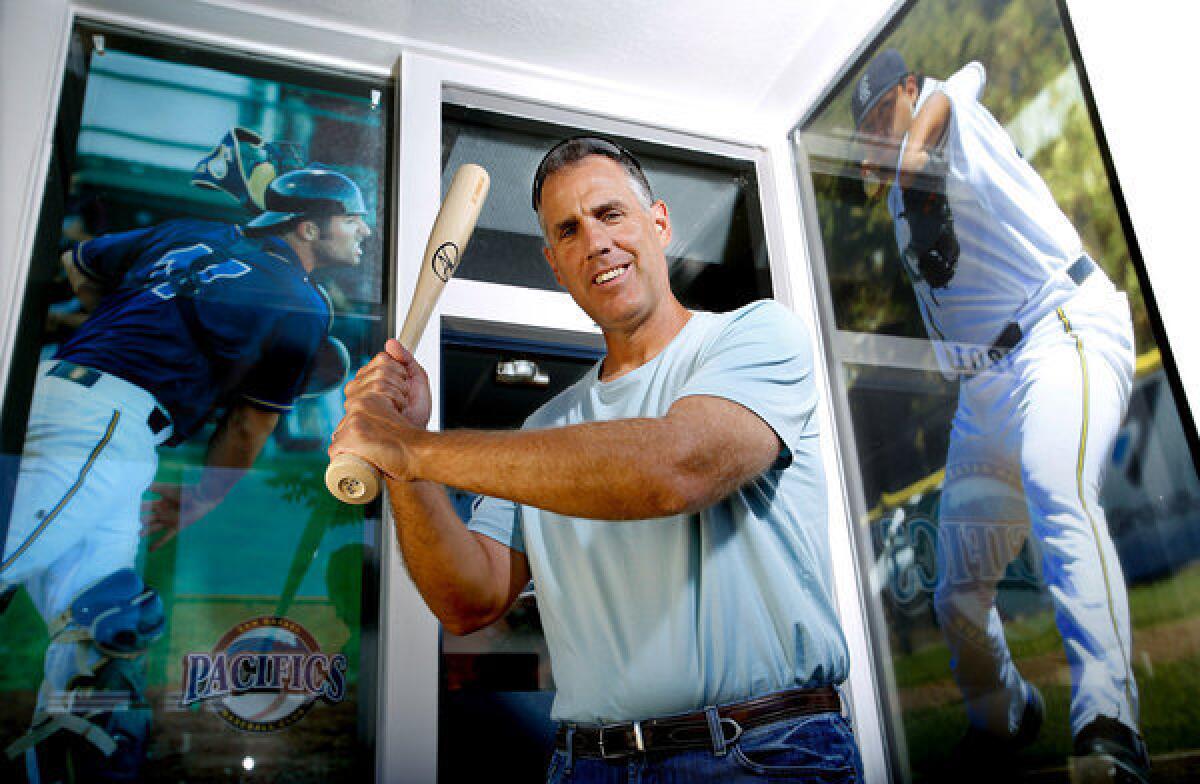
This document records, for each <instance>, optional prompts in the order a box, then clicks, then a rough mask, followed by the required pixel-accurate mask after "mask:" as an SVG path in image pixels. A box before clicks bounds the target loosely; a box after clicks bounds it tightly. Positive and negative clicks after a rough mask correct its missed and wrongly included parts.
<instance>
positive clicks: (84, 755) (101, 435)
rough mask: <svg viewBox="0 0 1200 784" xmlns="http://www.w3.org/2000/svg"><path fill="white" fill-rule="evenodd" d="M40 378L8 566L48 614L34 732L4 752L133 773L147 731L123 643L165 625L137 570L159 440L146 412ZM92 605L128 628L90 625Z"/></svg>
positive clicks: (99, 774)
mask: <svg viewBox="0 0 1200 784" xmlns="http://www.w3.org/2000/svg"><path fill="white" fill-rule="evenodd" d="M47 386H48V387H50V389H49V391H48V392H47V393H46V394H45V395H43V396H42V398H41V399H40V400H35V406H34V407H35V409H41V411H40V412H39V413H38V415H37V416H36V417H35V416H31V424H30V433H29V437H28V438H27V449H26V453H25V456H24V459H23V461H22V466H21V475H20V479H19V481H18V491H17V494H18V498H17V500H16V503H15V504H14V509H15V510H16V511H15V512H14V515H13V522H14V526H16V524H17V523H18V522H19V523H20V525H21V527H20V529H19V530H18V533H17V536H18V539H16V540H15V541H16V544H15V545H12V546H11V547H10V550H9V552H8V554H7V555H6V563H7V564H8V568H10V569H11V570H12V573H13V574H14V575H15V576H16V577H17V578H18V579H20V580H21V582H23V583H24V585H25V588H26V589H27V591H28V592H29V594H30V597H31V598H32V599H33V602H34V604H35V606H36V607H37V608H38V610H39V612H40V613H41V614H42V616H43V619H44V620H45V621H46V623H47V626H48V628H49V629H50V632H51V642H50V645H49V646H48V648H47V652H46V657H45V679H44V681H43V683H42V686H41V689H40V690H39V695H38V706H37V713H36V715H35V717H34V720H33V723H32V728H31V730H30V733H29V734H27V735H26V736H24V737H23V738H21V739H18V740H17V741H16V742H15V743H14V744H13V745H12V746H10V747H9V752H10V754H18V753H21V754H24V755H25V756H26V761H27V764H28V765H31V766H33V767H32V768H31V769H33V770H36V769H38V768H39V767H40V766H42V765H44V764H45V763H46V762H47V761H54V760H57V761H59V762H61V761H62V760H64V759H66V758H68V757H70V758H72V759H73V760H74V761H73V762H72V764H73V765H76V766H77V767H78V766H79V765H83V766H84V768H85V769H86V770H87V771H88V773H87V777H88V778H89V780H103V779H105V778H106V777H111V776H112V775H116V776H117V777H118V778H119V777H120V776H121V775H125V774H127V773H129V772H130V771H131V770H132V771H133V775H134V776H136V766H134V764H133V763H134V762H135V761H136V763H137V764H140V760H141V756H142V751H143V749H144V744H145V738H146V735H147V731H148V728H149V710H148V708H147V707H146V706H145V705H144V704H143V700H142V692H143V688H142V683H141V670H142V663H141V658H142V656H141V654H142V651H143V650H144V649H142V648H138V647H137V646H135V647H134V648H133V649H130V650H125V649H123V648H121V647H120V646H121V645H124V642H123V641H124V640H128V639H133V640H135V641H142V640H146V641H148V640H149V639H152V638H153V637H154V636H156V635H157V633H158V632H159V631H161V628H159V629H158V630H156V629H155V628H154V627H155V624H156V623H157V624H158V625H159V627H161V610H159V611H158V615H159V616H160V617H159V618H158V620H157V621H155V619H154V612H153V611H152V607H153V605H154V604H155V603H156V602H157V598H156V597H155V596H154V595H153V592H152V591H149V592H148V589H146V588H145V587H144V586H141V585H140V580H138V579H137V577H136V575H135V574H134V573H133V572H132V566H133V564H134V560H135V557H136V554H137V548H138V530H139V527H140V521H139V507H140V501H141V497H142V494H143V492H144V491H145V489H146V488H147V487H148V486H149V484H150V482H151V481H152V479H153V476H154V472H155V470H156V465H157V460H156V456H155V436H154V435H153V434H152V433H151V432H150V430H149V428H148V427H147V425H146V414H145V412H144V411H142V410H136V411H132V412H128V411H122V408H121V406H120V404H119V401H117V402H116V403H115V404H114V401H112V400H107V401H105V400H100V399H98V398H99V396H98V395H95V394H92V393H91V392H90V391H89V390H88V389H87V388H85V387H82V386H80V385H78V384H71V383H70V382H63V381H60V380H56V381H55V383H54V384H48V385H47ZM39 391H41V388H40V387H39ZM47 404H48V405H47ZM47 409H48V410H47ZM50 411H52V412H53V413H54V416H53V417H52V416H51V415H50V413H49V412H50ZM54 417H57V419H55V418H54ZM64 417H69V420H68V421H63V418H64ZM18 515H19V516H18ZM13 541H14V539H13V538H12V537H11V536H10V542H13ZM120 575H125V577H120ZM6 577H7V575H6ZM135 582H136V584H134V583H135ZM98 587H99V588H98ZM97 591H98V592H97ZM97 603H99V604H106V608H107V609H109V610H112V611H113V612H111V613H110V615H109V617H110V618H111V619H123V622H128V623H132V624H133V626H126V627H121V628H116V627H111V628H108V629H107V630H105V629H99V630H97V629H96V628H90V627H89V625H88V623H87V619H86V617H80V616H79V612H80V608H86V607H90V606H94V605H96V604H97ZM131 619H132V620H131ZM105 634H107V635H108V637H105V636H104V635H105ZM109 638H111V639H109ZM138 644H139V645H140V642H139V643H138ZM89 694H91V695H95V694H99V695H102V699H104V700H108V701H110V702H111V703H112V706H111V707H110V708H109V709H108V710H97V708H96V706H95V705H92V704H90V703H88V702H87V700H86V699H84V700H80V699H78V698H79V696H80V695H89ZM93 725H94V726H96V727H98V729H96V730H92V729H89V728H90V727H92V726H93ZM106 738H107V739H108V740H105V739H106ZM97 739H99V740H100V743H99V744H97V743H96V742H95V741H96V740H97ZM110 741H111V742H110ZM76 752H78V753H76ZM76 757H77V758H78V759H76ZM43 773H47V774H52V773H53V771H52V770H44V771H43ZM130 780H132V779H130Z"/></svg>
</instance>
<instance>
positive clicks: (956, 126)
mask: <svg viewBox="0 0 1200 784" xmlns="http://www.w3.org/2000/svg"><path fill="white" fill-rule="evenodd" d="M986 83H987V73H986V71H984V68H983V66H982V65H981V64H980V63H978V62H971V63H967V64H966V65H965V66H963V67H962V68H961V69H960V70H959V71H957V72H956V73H955V74H954V75H953V76H951V77H950V78H949V79H947V80H946V81H945V82H943V83H942V85H941V87H940V89H941V92H942V93H943V94H944V95H945V96H946V97H947V98H948V99H949V100H950V122H949V129H948V131H947V135H946V146H945V155H946V160H947V163H948V164H949V166H950V169H951V170H952V171H953V172H955V173H956V177H957V179H958V180H960V181H962V182H964V183H966V184H967V185H969V186H970V188H971V191H972V192H973V193H974V194H975V197H976V198H977V199H978V200H979V202H980V204H981V205H982V207H983V209H984V210H988V211H995V210H996V205H995V204H994V197H995V194H994V193H992V188H991V187H990V186H989V185H988V183H989V182H990V181H991V178H990V177H988V176H987V175H986V168H987V167H988V166H989V163H988V162H989V161H994V160H996V159H997V158H1002V157H1005V156H1009V155H1014V154H1015V153H1016V149H1015V147H1014V146H1013V143H1012V139H1011V138H1009V136H1008V134H1007V132H1005V131H1004V129H1003V128H1002V127H1001V126H1000V124H999V123H998V122H996V119H995V118H994V117H993V116H992V115H991V113H990V112H988V110H987V109H986V108H985V107H984V106H983V104H982V103H980V98H981V97H982V95H983V88H984V85H985V84H986Z"/></svg>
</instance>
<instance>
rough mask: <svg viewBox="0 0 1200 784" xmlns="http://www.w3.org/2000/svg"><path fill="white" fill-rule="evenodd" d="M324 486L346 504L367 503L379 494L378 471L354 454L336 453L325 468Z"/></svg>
mask: <svg viewBox="0 0 1200 784" xmlns="http://www.w3.org/2000/svg"><path fill="white" fill-rule="evenodd" d="M325 486H326V487H327V488H329V492H330V493H332V494H333V497H334V498H336V499H338V500H339V501H341V502H342V503H346V504H369V503H371V502H372V501H374V500H375V498H376V497H378V495H379V489H380V481H379V472H378V471H376V470H375V466H373V465H371V464H370V463H368V462H367V461H366V460H363V459H362V458H361V457H355V456H354V455H338V456H337V457H335V458H333V460H330V461H329V468H327V469H325Z"/></svg>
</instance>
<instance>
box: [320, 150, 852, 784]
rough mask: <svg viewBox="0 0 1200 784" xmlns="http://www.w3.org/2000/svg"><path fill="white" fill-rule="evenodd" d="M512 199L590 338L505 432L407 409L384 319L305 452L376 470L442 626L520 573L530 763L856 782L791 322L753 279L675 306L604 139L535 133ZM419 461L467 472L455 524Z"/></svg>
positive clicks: (821, 493)
mask: <svg viewBox="0 0 1200 784" xmlns="http://www.w3.org/2000/svg"><path fill="white" fill-rule="evenodd" d="M533 207H534V209H535V211H537V213H538V217H539V219H540V221H541V226H542V230H543V234H544V235H545V238H546V248H545V250H544V252H545V256H546V259H547V261H548V262H549V263H550V266H551V267H552V268H553V270H554V273H555V276H556V277H557V278H558V281H559V283H560V284H562V286H563V287H564V288H565V289H566V290H567V291H568V292H569V293H570V294H571V296H572V297H573V298H574V300H575V301H576V302H577V303H578V304H579V306H580V307H582V308H583V309H584V311H585V312H586V313H587V314H588V315H589V316H590V317H591V318H592V319H593V320H594V321H595V322H596V324H598V325H599V326H600V327H601V329H602V331H603V334H604V339H605V343H606V347H607V349H608V353H607V355H606V356H605V358H604V359H603V361H601V362H600V363H599V364H597V365H596V367H594V368H593V369H592V370H591V371H590V372H589V373H588V374H587V375H586V376H585V377H584V378H583V379H581V380H580V381H579V382H578V383H576V384H575V385H574V386H572V387H570V388H569V389H567V390H565V391H564V392H563V393H562V394H560V395H558V396H557V397H555V398H554V399H553V400H551V401H550V402H549V403H547V404H546V405H545V406H543V407H542V408H541V409H539V410H538V411H537V412H535V413H534V414H533V415H532V416H531V417H530V418H529V420H528V421H527V422H526V423H525V427H524V428H523V429H522V430H521V431H518V432H507V431H505V432H479V431H452V432H446V433H431V432H428V431H426V430H425V426H426V424H427V423H428V420H429V413H430V407H431V402H430V393H429V386H428V379H427V378H426V376H425V372H424V371H423V370H422V369H421V367H420V365H419V364H418V363H417V362H416V360H415V359H413V357H412V355H411V354H409V353H408V352H406V351H405V350H404V349H403V348H402V347H401V346H400V345H399V343H398V342H396V341H389V342H388V345H387V350H386V352H384V353H381V354H380V355H378V356H377V357H376V358H375V359H374V360H372V361H371V363H370V364H369V365H367V367H365V368H364V369H363V370H362V371H361V372H360V373H359V374H358V376H357V378H356V379H355V380H354V381H353V382H351V383H350V384H349V385H348V386H347V389H346V395H347V401H346V410H347V416H346V419H345V420H344V421H343V423H342V425H341V426H340V427H339V429H338V432H337V434H336V435H335V437H334V440H333V444H332V446H331V447H330V454H331V455H334V454H338V453H340V452H351V453H354V454H357V455H359V456H361V457H363V458H365V459H367V460H369V461H370V462H371V463H373V464H374V465H376V466H377V467H378V468H379V469H380V470H381V471H382V472H383V473H384V474H385V476H387V478H388V490H389V497H390V501H391V504H392V507H393V511H394V513H395V519H396V521H397V525H396V534H397V537H398V539H399V541H400V546H401V548H402V549H403V551H404V557H405V561H406V563H407V565H408V568H409V572H410V574H411V575H412V577H413V579H414V581H415V582H416V584H417V587H418V588H419V589H420V591H421V594H422V596H423V597H424V598H425V600H426V602H427V603H428V604H429V606H430V608H431V609H432V610H433V612H434V613H435V614H436V615H437V616H438V618H439V619H440V620H441V621H442V623H443V624H444V626H445V628H446V629H447V630H448V631H450V632H452V633H455V634H465V633H467V632H470V631H473V630H475V629H478V628H480V627H483V626H486V625H487V624H490V623H492V622H493V621H495V620H497V619H498V618H500V617H502V616H503V615H504V614H505V613H506V612H507V610H508V608H509V607H510V606H511V604H512V603H513V601H514V600H515V599H516V597H517V594H518V593H519V592H520V591H521V589H522V588H523V587H524V586H525V585H526V583H527V582H528V581H529V579H530V576H531V575H532V577H533V578H534V581H535V584H536V586H537V597H538V609H539V610H540V612H541V617H542V623H543V626H544V628H545V632H546V642H547V645H548V647H549V650H550V658H551V663H552V665H553V669H554V680H555V683H556V685H557V687H558V693H557V696H556V699H555V702H554V709H553V716H554V718H555V719H557V720H558V721H559V722H560V726H559V732H558V744H557V745H558V751H557V752H556V753H555V755H554V758H553V760H552V762H551V765H550V770H549V772H548V778H549V780H551V781H557V780H561V779H562V778H564V777H565V776H571V777H572V778H571V780H573V781H601V780H605V781H607V780H619V777H620V776H624V775H631V776H632V775H637V774H639V773H645V772H649V771H658V772H660V773H661V774H662V775H664V776H668V777H669V776H674V777H677V778H682V779H684V780H689V781H737V780H740V779H741V777H745V778H747V779H753V778H756V777H761V776H762V775H764V774H766V773H782V774H785V775H786V774H789V773H800V772H802V771H804V772H807V774H808V775H817V774H820V775H822V776H824V778H822V780H825V781H828V780H845V781H857V780H858V778H859V776H860V773H859V771H860V770H861V764H860V762H859V756H858V750H857V747H856V745H855V742H854V738H853V735H852V734H851V732H850V728H849V725H848V724H847V722H846V720H845V719H844V718H843V717H842V715H841V712H840V701H839V698H838V694H837V692H836V691H835V689H834V688H833V687H834V686H835V685H836V684H838V683H840V682H842V681H843V680H844V679H845V678H846V674H847V669H848V666H849V662H848V657H847V652H846V646H845V642H844V640H843V638H842V633H841V630H840V628H839V626H838V620H837V615H836V613H835V610H834V607H833V603H832V598H831V578H830V564H829V547H828V541H827V534H826V499H825V480H824V475H823V473H822V470H821V459H820V454H819V448H818V428H817V420H816V407H817V389H816V382H815V379H814V378H813V366H812V353H811V348H810V345H809V336H808V333H807V331H806V329H805V327H804V325H803V324H802V323H801V322H800V321H799V320H798V319H796V318H795V317H794V316H793V315H792V314H791V313H790V312H788V311H787V310H786V309H785V308H783V307H782V306H780V305H778V304H776V303H774V302H770V301H763V302H756V303H754V304H752V305H749V306H746V307H744V308H741V309H739V310H737V311H734V312H732V313H726V314H713V313H702V312H691V311H689V310H687V309H686V308H684V307H683V306H682V305H681V304H680V303H679V301H678V300H677V299H676V298H675V296H674V295H673V294H672V292H671V288H670V284H669V280H668V275H667V260H666V256H665V253H664V249H665V248H666V246H667V244H668V242H669V241H670V239H671V222H670V218H669V216H668V213H667V207H666V205H665V204H663V202H662V201H655V200H654V198H653V196H652V195H651V191H650V186H649V184H648V183H647V181H646V178H645V175H644V174H643V173H642V170H641V167H640V166H639V165H638V163H637V161H636V160H635V159H634V158H633V157H632V156H631V155H630V154H629V153H628V152H627V151H626V150H624V149H623V148H621V147H619V146H617V145H615V144H613V143H612V142H609V141H607V140H604V139H599V138H595V137H578V138H574V139H568V140H566V141H564V142H562V143H560V144H559V145H557V146H556V147H554V148H553V149H552V150H551V151H550V152H549V153H547V155H546V157H545V158H544V159H543V160H542V163H541V165H540V166H539V167H538V171H537V174H536V176H535V180H534V186H533ZM443 485H451V486H454V487H458V488H463V489H466V490H470V491H472V492H476V493H480V494H482V495H483V496H485V498H484V499H483V500H482V502H481V503H479V504H478V506H477V508H476V510H475V513H474V515H473V516H472V518H471V521H470V523H469V525H468V526H466V527H464V526H463V525H462V523H461V522H460V521H459V519H458V517H457V515H456V514H455V512H454V508H453V506H452V505H451V503H450V501H449V500H448V498H447V496H446V493H445V491H444V488H443V487H442V486H443ZM612 776H618V778H610V777H612Z"/></svg>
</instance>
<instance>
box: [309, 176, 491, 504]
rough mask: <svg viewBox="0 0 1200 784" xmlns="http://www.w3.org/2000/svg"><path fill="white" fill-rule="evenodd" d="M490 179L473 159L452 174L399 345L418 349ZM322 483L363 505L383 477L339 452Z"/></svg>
mask: <svg viewBox="0 0 1200 784" xmlns="http://www.w3.org/2000/svg"><path fill="white" fill-rule="evenodd" d="M490 181H491V178H490V177H489V176H488V173H487V171H486V170H485V169H484V168H483V167H482V166H477V165H476V164H474V163H466V164H463V165H462V166H460V167H459V168H458V171H456V172H455V173H454V179H453V181H451V183H450V190H449V191H448V192H447V193H446V198H445V200H443V201H442V207H441V209H440V210H438V214H437V219H436V220H434V222H433V228H432V229H430V230H429V241H428V242H427V243H425V255H424V256H423V257H422V262H421V272H420V275H419V276H418V277H417V287H416V290H415V291H414V292H413V298H412V303H411V304H410V305H409V306H408V315H407V316H405V318H404V327H403V328H402V329H401V330H400V337H399V340H400V344H401V345H403V346H404V347H405V348H406V349H408V350H409V351H413V352H415V351H416V348H417V343H419V342H420V340H421V334H422V333H423V332H424V331H425V325H426V324H427V323H429V316H430V315H431V314H432V313H433V308H434V306H435V305H437V301H438V297H440V296H441V294H442V289H443V288H445V287H446V283H447V281H449V280H450V277H451V276H452V275H453V274H454V270H455V269H456V268H457V267H458V260H459V258H460V257H461V256H462V252H463V251H464V250H465V249H466V247H467V240H469V239H470V238H471V232H472V231H473V230H474V229H475V221H477V220H478V219H479V211H480V210H481V209H483V200H484V199H485V198H487V192H488V184H489V183H490ZM325 486H326V487H328V488H329V492H331V493H333V495H334V496H335V497H336V498H337V499H338V500H339V501H343V502H345V503H347V504H366V503H370V502H371V501H373V500H374V499H375V497H376V496H378V495H379V490H380V487H381V480H380V477H379V472H378V471H376V470H375V466H373V465H371V464H370V463H368V462H367V461H366V460H363V459H362V458H360V457H355V456H354V455H349V454H343V455H338V456H337V457H335V458H334V459H333V460H331V461H330V462H329V468H327V469H326V470H325Z"/></svg>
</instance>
